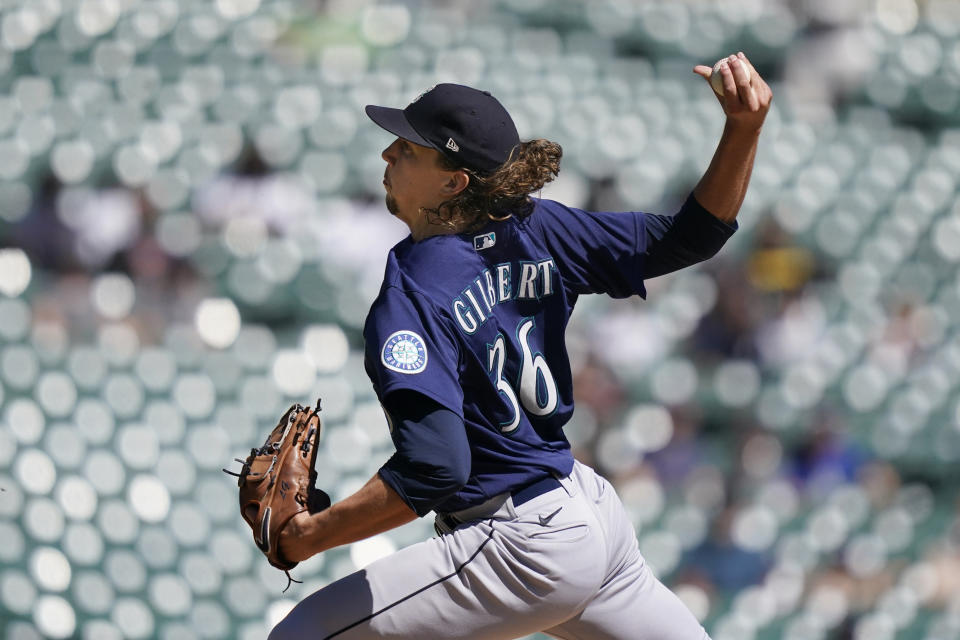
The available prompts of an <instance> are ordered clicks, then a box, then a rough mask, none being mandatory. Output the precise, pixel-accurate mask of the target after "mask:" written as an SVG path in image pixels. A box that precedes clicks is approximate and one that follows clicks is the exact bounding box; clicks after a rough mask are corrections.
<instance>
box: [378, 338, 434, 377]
mask: <svg viewBox="0 0 960 640" xmlns="http://www.w3.org/2000/svg"><path fill="white" fill-rule="evenodd" d="M380 361H381V362H383V366H385V367H386V368H387V369H390V370H392V371H397V372H399V373H420V372H421V371H423V370H424V369H425V368H426V367H427V345H426V344H424V342H423V338H421V337H420V336H418V335H417V334H416V333H414V332H413V331H397V332H394V333H392V334H390V337H389V338H387V341H386V342H384V343H383V349H381V350H380Z"/></svg>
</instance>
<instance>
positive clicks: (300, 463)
mask: <svg viewBox="0 0 960 640" xmlns="http://www.w3.org/2000/svg"><path fill="white" fill-rule="evenodd" d="M319 413H320V401H319V400H317V406H316V408H315V409H311V408H309V407H303V406H301V405H300V404H295V405H293V406H292V407H290V408H289V409H288V410H287V412H286V413H285V414H284V415H283V417H282V418H280V422H279V423H278V424H277V426H276V427H274V428H273V431H271V432H270V435H269V436H267V440H266V442H264V443H263V446H262V447H260V448H259V449H256V448H254V449H251V450H250V455H249V456H247V459H246V460H240V459H239V458H236V460H237V462H242V463H243V468H242V469H241V471H240V473H239V474H237V473H233V472H231V471H227V470H226V469H224V471H226V472H227V473H230V474H231V475H235V476H237V477H238V481H237V486H239V487H240V514H241V515H242V516H243V519H244V520H246V522H247V524H249V525H250V528H251V529H253V540H254V542H255V543H256V544H257V547H258V548H259V549H260V551H262V552H263V553H264V555H266V556H267V560H268V561H269V562H270V564H272V565H273V566H275V567H277V568H278V569H281V570H283V571H289V570H290V569H293V568H294V567H295V566H297V564H298V563H296V562H290V561H288V560H285V559H284V558H283V557H282V556H281V555H280V549H279V541H280V532H281V531H282V530H283V528H284V527H285V526H286V525H287V523H288V522H289V521H290V519H291V518H293V516H295V515H297V514H298V513H300V512H301V511H309V512H310V513H316V512H317V511H322V510H323V509H326V508H327V507H329V506H330V497H329V496H328V495H327V494H326V493H324V492H323V491H321V490H319V489H317V488H316V487H315V486H314V483H315V482H316V479H317V472H316V470H315V469H314V464H315V463H316V460H317V444H318V443H319V441H320V432H321V431H322V429H323V425H322V424H321V422H320V415H319ZM287 577H288V578H290V574H289V573H287ZM290 580H291V581H292V580H293V579H292V578H290ZM287 586H288V587H289V586H290V585H289V584H288V585H287Z"/></svg>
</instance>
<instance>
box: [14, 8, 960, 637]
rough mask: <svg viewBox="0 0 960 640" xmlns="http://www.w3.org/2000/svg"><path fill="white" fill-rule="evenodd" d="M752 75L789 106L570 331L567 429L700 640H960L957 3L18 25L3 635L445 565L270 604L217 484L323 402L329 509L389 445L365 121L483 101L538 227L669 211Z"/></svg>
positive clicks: (141, 12)
mask: <svg viewBox="0 0 960 640" xmlns="http://www.w3.org/2000/svg"><path fill="white" fill-rule="evenodd" d="M737 50H743V51H745V52H746V53H747V55H748V56H750V57H751V59H752V60H753V61H754V64H755V65H756V66H757V68H758V69H759V70H760V71H761V73H763V74H764V75H765V77H766V78H767V79H768V81H769V82H770V84H771V86H773V88H774V93H775V105H774V108H773V110H772V112H771V114H770V116H769V118H768V121H767V125H766V127H765V130H764V133H763V136H762V141H761V148H760V151H759V154H758V157H757V164H756V169H755V171H754V177H753V182H752V186H751V189H750V193H749V194H748V197H747V199H746V202H745V204H744V207H743V211H742V214H741V216H740V224H741V227H742V230H741V231H740V233H738V234H737V235H736V236H735V237H734V239H733V240H732V241H731V242H730V243H729V244H728V246H727V248H726V249H725V250H724V251H723V252H722V254H721V255H720V256H719V257H717V258H716V259H714V260H712V261H710V262H709V263H708V264H706V265H703V266H702V267H700V268H697V269H692V270H688V271H684V272H681V273H678V274H674V275H671V276H667V277H663V278H660V279H657V280H654V281H652V282H650V283H649V288H650V299H649V301H648V302H643V301H640V300H635V301H618V302H612V301H609V300H606V299H602V298H597V299H587V298H585V299H583V300H582V301H581V303H580V309H579V310H578V312H577V313H576V314H575V316H574V322H573V324H572V326H571V329H570V332H569V346H570V351H571V355H572V359H573V363H574V367H575V375H576V389H577V401H578V405H577V412H576V415H575V418H574V420H573V422H572V423H571V424H570V425H569V427H568V430H567V431H568V434H569V436H570V438H571V440H572V441H573V442H574V443H575V446H576V448H577V452H578V455H579V457H580V458H581V459H582V460H584V461H586V462H588V463H591V464H594V465H595V466H597V467H598V468H599V469H600V470H602V471H603V472H604V473H606V474H607V475H608V476H609V477H611V478H612V479H614V480H615V482H616V485H617V487H618V490H619V492H620V493H621V495H622V497H623V499H624V501H625V503H626V504H627V505H628V508H629V509H630V511H631V513H632V515H633V518H634V521H635V524H636V526H637V529H638V536H639V540H640V545H641V547H642V551H643V553H644V555H645V556H646V558H647V560H648V561H649V563H650V564H651V565H652V566H653V567H654V568H655V570H656V572H657V573H658V575H660V576H661V577H662V578H663V579H664V580H665V581H666V582H667V583H668V584H669V585H671V586H672V588H673V589H675V590H676V591H677V593H678V594H680V596H681V597H682V598H683V600H684V601H685V602H686V603H687V604H688V605H689V606H690V608H691V609H692V610H693V611H694V612H695V613H696V615H697V616H698V617H699V618H700V619H701V620H702V621H703V622H704V624H705V625H706V627H707V629H708V630H709V631H710V633H711V634H712V636H713V638H714V639H715V640H751V639H758V640H760V639H775V638H787V639H790V640H827V639H841V638H856V639H858V640H865V639H868V638H869V639H871V640H892V639H898V640H903V639H912V638H917V639H926V640H948V639H951V638H960V492H958V484H960V483H958V481H960V471H958V470H960V464H958V463H960V402H958V400H960V394H958V393H957V390H958V384H960V333H958V331H957V326H956V324H955V321H951V320H950V318H957V317H958V315H960V279H958V270H957V262H958V261H960V205H958V204H957V201H956V193H957V183H958V179H960V129H958V128H956V127H958V125H960V109H958V105H960V4H958V3H957V2H955V1H953V0H949V1H944V0H869V1H868V0H845V1H842V2H838V1H835V0H779V1H777V0H771V1H761V0H727V1H716V2H707V1H706V0H704V1H693V0H690V1H687V2H677V1H672V2H668V1H661V2H653V1H650V2H641V1H639V0H637V1H630V0H590V1H583V2H574V1H573V0H551V1H548V0H497V1H494V0H489V1H473V2H468V1H466V0H459V1H454V2H439V1H437V2H428V1H426V0H423V1H418V2H407V3H401V2H392V3H387V2H373V1H369V0H364V1H360V0H327V1H325V2H324V1H322V0H314V1H312V2H306V1H304V2H294V1H292V0H272V1H271V0H215V1H214V0H209V1H207V0H193V1H190V0H179V1H174V0H151V1H146V0H144V1H137V0H2V1H0V636H2V637H4V638H8V639H11V640H26V639H31V638H83V639H89V640H103V639H112V638H162V639H164V640H173V639H178V640H180V639H185V638H242V639H244V640H254V639H257V638H263V637H265V635H266V632H267V630H268V629H269V626H270V624H271V623H272V622H273V621H275V620H277V619H278V618H279V617H281V616H282V615H283V614H284V613H285V611H286V610H287V609H288V608H289V607H290V606H292V604H293V603H295V602H296V601H297V600H299V599H300V598H301V597H303V596H305V595H306V594H308V593H310V592H311V591H312V590H314V589H316V588H318V587H319V586H322V585H323V584H326V583H328V582H329V581H331V580H333V579H336V578H338V577H340V576H343V575H345V574H347V573H349V572H352V571H353V570H355V569H356V568H357V567H361V566H363V565H364V564H366V563H368V562H370V561H371V560H373V559H375V558H378V557H380V556H382V555H383V554H386V553H389V552H390V551H391V550H392V549H395V548H397V547H398V546H403V545H406V544H410V543H412V542H415V541H418V540H421V539H424V538H426V537H428V536H430V535H432V525H431V522H430V521H429V520H428V519H424V520H421V521H418V522H415V523H412V524H411V525H408V526H407V527H404V528H402V529H399V530H396V531H394V532H392V533H390V534H389V535H385V536H380V537H377V538H374V539H372V540H369V541H365V542H361V543H358V544H355V545H352V546H351V547H349V548H345V549H339V550H334V551H330V552H327V553H325V554H323V555H322V556H319V557H316V558H314V559H312V560H310V561H308V562H306V563H303V564H302V565H301V566H300V567H299V568H298V569H297V570H296V571H295V575H296V576H297V577H299V578H301V579H303V580H304V584H303V585H293V587H292V588H291V589H290V591H289V592H287V593H286V594H282V593H281V590H282V588H283V586H284V583H285V579H284V577H283V575H282V574H281V573H280V572H278V571H276V570H275V569H273V568H272V567H270V566H269V565H268V564H267V563H266V562H265V561H264V560H263V558H261V557H260V555H259V553H258V552H257V551H256V549H255V548H254V546H253V544H252V543H251V540H250V535H249V532H248V529H247V527H246V525H245V524H243V523H242V521H241V520H240V518H239V515H238V513H237V508H236V504H235V493H234V490H235V486H234V484H233V482H232V480H231V479H230V478H229V477H227V476H225V475H224V474H222V473H221V472H220V467H222V466H225V465H227V464H228V461H229V460H230V459H231V458H233V457H234V456H236V455H243V454H244V453H245V452H246V451H247V450H248V449H249V447H250V446H252V445H253V444H255V443H257V442H259V441H260V440H261V439H262V437H263V435H264V433H265V432H266V430H267V429H268V428H269V427H271V426H272V425H273V421H274V420H275V418H276V416H278V415H280V413H281V412H282V410H283V409H285V408H286V407H287V406H288V405H289V404H290V403H291V402H292V401H295V400H298V401H307V400H309V399H310V398H313V397H315V396H317V395H321V396H322V397H323V400H324V408H325V411H324V417H325V421H326V424H327V426H328V431H327V435H326V440H325V450H324V451H323V452H322V453H321V457H320V461H319V463H318V467H319V471H320V479H319V484H320V486H323V487H330V488H332V493H333V494H334V496H335V497H341V496H343V495H345V494H347V493H349V492H351V491H352V490H353V489H355V488H356V487H357V486H358V485H359V484H361V483H362V482H363V481H365V480H366V479H367V478H368V477H369V475H370V474H372V473H373V472H374V471H375V469H376V468H377V467H378V466H379V465H380V464H381V463H382V462H383V460H385V459H386V458H387V456H388V455H389V452H390V451H391V450H392V445H391V443H390V440H389V436H388V433H387V429H386V427H385V424H384V420H383V417H382V413H381V412H380V409H379V407H378V405H377V404H376V401H375V398H374V397H373V394H372V390H371V387H370V384H369V382H368V380H367V379H366V377H365V375H364V372H363V368H362V346H363V345H362V340H361V334H360V328H361V325H362V322H363V319H364V317H365V314H366V310H367V307H368V305H369V304H370V302H371V301H372V300H373V298H374V296H375V294H376V292H377V289H378V287H379V283H380V278H381V275H382V269H383V265H384V259H385V255H386V251H387V249H388V248H389V247H390V246H391V245H392V244H393V243H394V242H396V241H397V240H399V239H400V238H402V237H403V236H404V235H405V227H403V225H402V224H400V223H399V222H397V221H395V220H393V219H392V218H391V217H390V216H389V215H388V214H387V213H386V211H385V209H384V207H383V204H382V187H381V185H380V178H381V175H382V166H383V165H382V161H381V160H380V158H379V152H380V150H381V149H382V148H383V147H384V146H386V145H387V144H388V143H389V137H388V136H387V134H385V133H384V132H382V131H380V130H379V129H378V128H376V127H375V126H373V125H372V124H370V123H368V122H367V121H366V119H365V117H364V116H363V112H362V107H363V105H365V104H367V103H378V104H394V105H402V104H406V103H407V102H408V101H409V100H411V99H412V98H413V97H415V96H416V95H418V94H419V93H420V92H421V91H423V90H424V89H425V88H427V87H429V86H431V85H433V84H434V83H436V82H440V81H457V82H462V83H466V84H474V85H477V86H481V87H483V88H487V89H489V90H491V91H492V92H493V93H494V94H495V95H497V96H498V97H500V98H501V100H502V101H503V102H504V103H505V104H506V106H507V107H508V108H509V109H510V111H511V112H512V113H513V114H514V116H515V118H516V120H517V123H518V125H519V128H520V130H521V135H522V136H523V137H526V138H529V137H547V138H550V139H553V140H555V141H557V142H559V143H561V144H562V145H563V147H564V150H565V152H566V156H565V159H564V163H563V169H562V172H561V176H560V179H559V180H558V181H557V182H556V183H555V184H554V185H552V186H550V188H549V189H547V190H545V192H544V195H545V196H547V197H554V198H556V199H560V200H564V201H566V202H568V203H570V204H573V205H577V206H583V207H588V208H594V209H602V210H617V209H642V210H650V211H656V212H666V213H668V212H670V211H672V210H674V209H675V207H677V206H678V205H679V203H681V202H682V200H683V199H684V197H685V196H686V194H687V193H688V192H689V190H690V188H691V187H692V186H693V184H694V183H695V181H696V179H697V178H698V176H699V175H700V173H701V171H702V170H703V168H704V167H705V166H706V164H707V162H708V160H709V157H710V155H711V153H712V150H713V148H714V145H715V142H716V140H717V138H718V136H719V132H720V129H721V127H722V112H721V110H720V108H719V107H718V105H717V104H716V102H715V99H714V97H713V95H712V94H711V92H710V89H709V87H708V86H707V85H706V84H705V83H704V82H703V81H702V80H700V79H699V78H697V77H696V76H694V75H693V74H692V73H691V71H690V69H691V67H692V66H693V64H695V63H706V64H711V63H712V62H713V61H714V60H716V59H717V58H719V57H720V56H721V55H724V54H727V53H730V52H734V51H737ZM637 624H638V625H642V624H643V622H642V621H641V620H638V621H637ZM537 637H540V636H537Z"/></svg>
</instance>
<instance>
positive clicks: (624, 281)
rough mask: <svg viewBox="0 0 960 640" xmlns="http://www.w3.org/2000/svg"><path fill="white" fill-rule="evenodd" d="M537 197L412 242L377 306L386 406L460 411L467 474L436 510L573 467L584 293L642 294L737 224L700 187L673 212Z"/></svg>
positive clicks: (403, 246) (371, 352)
mask: <svg viewBox="0 0 960 640" xmlns="http://www.w3.org/2000/svg"><path fill="white" fill-rule="evenodd" d="M535 205H536V206H535V208H534V211H533V213H532V214H531V215H530V216H529V217H527V218H525V219H523V220H520V219H517V218H516V217H511V218H508V219H507V220H504V221H500V222H490V223H489V224H488V225H487V226H486V227H484V228H483V229H482V230H481V231H480V232H478V233H474V234H458V235H438V236H431V237H428V238H425V239H423V240H421V241H419V242H414V241H413V240H412V238H410V237H408V238H407V239H405V240H403V241H401V242H400V243H398V244H397V245H396V246H395V247H394V248H393V249H392V250H391V252H390V254H389V257H388V259H387V266H386V273H385V276H384V281H383V286H382V288H381V290H380V295H379V296H378V297H377V299H376V301H375V302H374V303H373V305H372V307H371V309H370V313H369V315H368V317H367V321H366V325H365V327H364V338H365V340H366V362H365V364H366V370H367V374H368V375H369V376H370V379H371V381H372V382H373V386H374V389H375V391H376V393H377V396H378V398H379V399H380V401H381V403H385V401H386V398H387V397H388V396H389V395H390V394H391V393H393V392H395V391H399V390H413V391H416V392H419V393H422V394H424V395H426V396H428V397H430V398H432V399H433V400H435V401H436V402H437V403H439V404H440V405H442V406H443V407H446V408H447V409H449V410H450V411H452V412H454V413H456V414H457V415H458V416H460V417H461V418H462V419H463V424H464V429H465V431H466V441H467V443H468V444H469V448H470V452H469V464H470V468H469V475H468V476H467V477H468V480H467V482H466V484H465V485H463V486H462V488H461V489H460V490H459V491H458V492H457V493H456V494H454V495H452V496H450V497H449V498H448V499H446V500H445V501H443V502H442V503H441V504H439V505H437V506H436V510H437V511H456V510H459V509H463V508H466V507H468V506H472V505H475V504H478V503H480V502H483V501H484V500H486V499H488V498H490V497H491V496H494V495H497V494H499V493H503V492H505V491H510V490H512V489H516V488H518V487H522V486H524V485H527V484H529V483H531V482H533V481H535V480H537V479H539V478H541V477H544V476H546V475H549V474H558V475H561V476H565V475H567V474H568V473H569V472H570V471H571V469H572V467H573V457H572V455H571V453H570V444H569V442H568V441H567V439H566V437H565V436H564V434H563V425H564V424H565V423H566V422H567V421H568V420H569V419H570V416H571V414H572V413H573V381H572V375H571V371H570V362H569V359H568V356H567V350H566V345H565V341H564V333H565V330H566V327H567V322H568V320H569V318H570V314H571V312H572V311H573V308H574V305H575V304H576V301H577V298H578V296H580V295H583V294H587V293H605V294H608V295H610V296H613V297H617V298H622V297H627V296H631V295H641V296H645V295H646V290H645V288H644V284H643V282H644V279H645V278H649V277H654V276H657V275H661V274H663V273H667V272H669V271H674V270H676V269H679V268H681V267H684V266H687V265H690V264H693V263H695V262H699V261H700V260H704V259H706V258H708V257H710V256H712V255H713V254H714V253H716V251H717V250H719V248H720V247H721V246H722V245H723V243H724V242H725V241H726V239H727V238H728V237H729V236H730V234H732V233H733V231H734V230H735V228H736V227H735V225H733V226H731V225H727V224H725V223H723V222H721V221H719V220H717V219H716V218H714V217H713V216H712V215H710V214H709V213H708V212H706V211H705V210H704V209H703V208H702V207H700V206H699V205H698V204H697V203H696V201H695V200H694V199H693V198H692V197H691V198H690V199H689V200H688V201H687V204H686V205H685V206H684V208H683V209H682V210H681V211H680V213H678V214H677V215H676V216H673V217H670V216H658V215H652V214H647V213H596V212H587V211H581V210H578V209H573V208H569V207H566V206H564V205H562V204H560V203H557V202H554V201H551V200H535ZM391 429H393V425H391ZM394 439H395V440H396V435H395V436H394ZM458 440H459V441H462V438H459V439H458ZM438 446H440V447H442V446H443V443H438Z"/></svg>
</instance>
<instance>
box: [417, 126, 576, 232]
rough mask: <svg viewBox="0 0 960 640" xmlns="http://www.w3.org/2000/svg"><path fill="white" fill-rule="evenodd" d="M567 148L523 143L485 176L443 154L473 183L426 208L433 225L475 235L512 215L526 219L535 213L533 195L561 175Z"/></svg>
mask: <svg viewBox="0 0 960 640" xmlns="http://www.w3.org/2000/svg"><path fill="white" fill-rule="evenodd" d="M562 157H563V149H562V148H561V147H560V145H559V144H557V143H556V142H551V141H549V140H543V139H539V140H530V141H528V142H521V143H520V144H519V145H517V146H516V147H514V148H513V151H511V152H510V157H509V158H508V159H507V161H506V162H504V163H503V164H502V165H500V166H499V167H498V168H497V169H495V170H494V171H493V172H492V173H489V174H486V175H484V174H481V173H479V172H477V171H473V170H472V169H467V168H465V167H461V166H460V165H458V164H456V163H455V162H454V161H452V160H450V159H449V158H447V157H446V156H444V155H442V154H441V155H440V160H439V162H440V166H441V167H442V168H444V169H446V170H448V171H458V170H462V171H466V172H467V174H468V175H469V176H470V184H468V185H467V187H466V188H465V189H464V190H463V191H461V192H460V193H458V194H457V195H456V196H454V197H453V198H450V199H449V200H447V201H445V202H442V203H441V204H440V205H439V206H438V207H437V208H435V209H425V210H424V211H425V212H426V213H427V215H428V216H430V222H431V223H432V224H436V225H440V226H443V227H446V228H447V229H452V230H454V231H455V232H457V233H472V232H474V231H476V230H478V229H480V228H481V227H483V226H484V225H485V224H487V222H489V221H490V220H503V219H505V218H507V217H509V216H511V215H514V216H518V217H520V218H525V217H527V216H529V215H530V214H531V213H532V212H533V201H532V200H531V199H530V194H531V193H533V192H535V191H539V190H540V189H542V188H543V185H545V184H547V183H548V182H550V181H551V180H553V179H554V178H555V177H556V176H557V174H558V173H559V172H560V158H562Z"/></svg>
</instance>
